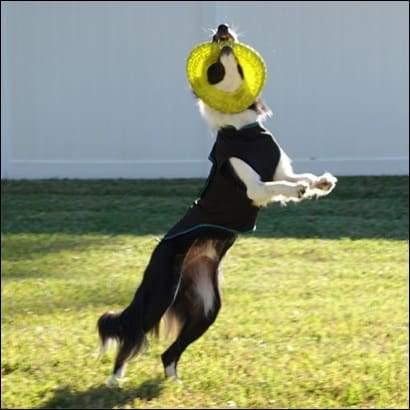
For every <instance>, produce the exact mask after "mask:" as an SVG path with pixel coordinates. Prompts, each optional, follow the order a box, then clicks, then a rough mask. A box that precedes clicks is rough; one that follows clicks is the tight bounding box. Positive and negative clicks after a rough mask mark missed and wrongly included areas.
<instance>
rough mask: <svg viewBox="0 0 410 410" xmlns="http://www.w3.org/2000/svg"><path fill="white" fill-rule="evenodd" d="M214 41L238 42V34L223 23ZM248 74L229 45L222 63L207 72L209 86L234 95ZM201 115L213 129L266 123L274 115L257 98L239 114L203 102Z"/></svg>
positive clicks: (217, 62) (221, 59)
mask: <svg viewBox="0 0 410 410" xmlns="http://www.w3.org/2000/svg"><path fill="white" fill-rule="evenodd" d="M212 41H213V42H226V41H228V42H230V41H237V35H236V33H235V32H234V31H233V30H232V29H231V28H230V27H229V26H228V25H227V24H220V25H219V26H218V28H217V29H215V30H214V31H213V35H212ZM244 79H245V78H244V71H243V69H242V67H241V65H240V64H239V63H238V61H237V60H236V58H235V55H234V53H233V50H232V48H231V47H230V46H229V43H228V45H225V46H224V47H222V49H221V52H220V55H219V58H218V60H217V61H216V62H215V63H214V64H212V65H211V66H209V68H208V70H207V81H208V83H209V84H210V85H211V86H213V87H216V88H217V89H219V90H221V91H226V92H233V91H235V90H237V89H238V88H239V87H240V86H241V84H242V82H243V81H244ZM199 103H200V104H199V105H200V110H201V113H202V114H203V115H204V116H205V118H206V119H207V120H208V122H209V123H210V125H211V127H212V128H219V127H220V126H223V125H234V126H237V127H239V126H241V125H242V124H243V125H246V123H248V122H254V121H256V120H263V119H265V118H266V117H268V116H270V115H271V111H270V110H269V108H268V107H266V106H265V104H264V103H263V102H262V100H261V99H260V98H258V99H256V100H255V101H254V102H253V103H252V104H251V105H250V106H249V107H248V108H247V109H246V110H245V111H243V112H241V113H238V114H224V113H219V112H218V111H215V110H213V109H212V108H210V107H208V106H206V104H205V103H204V102H203V101H201V100H199Z"/></svg>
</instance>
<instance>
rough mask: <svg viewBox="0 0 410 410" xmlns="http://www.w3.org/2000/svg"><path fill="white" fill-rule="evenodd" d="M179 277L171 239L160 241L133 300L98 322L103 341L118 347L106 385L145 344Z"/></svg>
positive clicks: (175, 290)
mask: <svg viewBox="0 0 410 410" xmlns="http://www.w3.org/2000/svg"><path fill="white" fill-rule="evenodd" d="M180 278H181V273H180V270H178V269H175V249H174V246H173V244H172V242H170V241H165V242H164V241H162V242H161V243H160V244H159V245H158V246H157V247H156V249H155V250H154V252H153V254H152V256H151V260H150V263H149V264H148V266H147V268H146V270H145V273H144V277H143V280H142V283H141V284H140V286H139V287H138V289H137V291H136V292H135V296H134V299H133V300H132V302H131V303H130V304H129V306H128V307H127V308H126V309H124V311H122V312H121V313H111V312H108V313H105V314H104V315H102V316H101V317H100V319H99V321H98V331H99V334H100V338H101V342H102V344H103V345H104V344H106V342H107V341H109V340H110V339H114V340H117V341H118V344H119V349H118V352H117V356H116V359H115V364H114V369H113V374H112V377H111V378H110V380H109V382H108V383H109V384H111V385H114V384H117V383H118V379H119V378H120V377H121V376H122V375H123V374H124V370H125V364H126V362H127V361H128V360H129V359H131V358H132V357H133V356H135V355H136V354H137V353H138V352H139V351H140V350H141V348H142V347H143V346H144V345H145V344H146V333H148V332H150V331H151V330H152V329H153V328H154V327H155V326H156V324H157V323H158V322H159V321H160V319H161V317H162V316H163V314H164V313H165V311H166V310H167V308H168V307H169V306H170V305H171V304H172V303H173V301H174V299H175V296H176V293H177V291H178V287H179V282H180Z"/></svg>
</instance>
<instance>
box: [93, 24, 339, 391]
mask: <svg viewBox="0 0 410 410" xmlns="http://www.w3.org/2000/svg"><path fill="white" fill-rule="evenodd" d="M227 39H230V40H234V41H236V36H235V34H234V33H233V32H232V30H231V29H230V28H229V27H228V26H227V25H225V24H221V25H220V26H219V27H218V28H217V30H215V32H214V35H213V37H212V40H213V41H215V42H219V41H225V40H227ZM242 81H244V73H243V70H242V67H241V66H240V65H239V64H238V62H237V61H236V59H235V56H234V54H233V53H232V49H231V48H230V47H229V46H225V47H223V48H222V50H221V54H220V58H219V61H218V62H216V63H215V64H213V65H212V66H211V67H210V68H209V69H208V82H209V84H210V85H212V86H214V87H217V88H218V89H220V90H223V91H227V92H231V91H234V90H236V89H237V88H238V87H239V86H240V85H241V82H242ZM198 105H199V109H200V112H201V114H202V116H203V117H204V118H205V120H206V121H207V122H208V124H209V126H210V127H211V128H212V129H213V130H215V131H216V132H217V138H216V142H215V145H214V148H213V150H212V152H211V155H210V159H211V160H212V162H213V167H212V169H211V173H210V175H209V177H208V180H207V184H206V186H205V188H204V190H203V192H202V194H201V197H200V199H199V200H198V201H196V202H195V203H194V204H193V205H192V206H191V207H190V209H189V210H188V212H187V213H186V215H185V216H184V217H183V218H182V219H181V221H179V222H178V223H177V224H176V225H175V226H174V227H173V228H172V229H171V230H170V231H169V232H168V233H167V234H166V235H165V236H164V238H163V239H162V240H161V242H160V243H159V244H158V245H157V246H156V248H155V249H154V251H153V253H152V255H151V259H150V262H149V264H148V266H147V267H146V270H145V272H144V276H143V279H142V282H141V284H140V285H139V287H138V288H137V290H136V293H135V296H134V298H133V300H132V301H131V303H130V304H129V306H128V307H126V308H125V309H124V310H123V311H122V312H120V313H112V312H108V313H105V314H103V315H102V316H101V317H100V319H99V320H98V324H97V327H98V332H99V335H100V339H101V342H102V347H103V350H104V349H105V347H107V345H108V343H109V342H110V340H116V341H117V342H118V352H117V356H116V359H115V364H114V369H113V374H112V376H111V378H110V380H109V384H111V385H114V384H116V383H118V379H119V378H121V377H122V375H123V373H124V369H125V364H126V362H127V361H128V360H129V359H131V358H132V357H133V356H135V355H136V354H137V353H138V352H139V351H140V350H141V349H142V348H143V346H144V345H145V344H146V335H147V334H148V333H150V332H154V333H156V334H158V330H159V324H160V321H161V319H164V320H165V323H166V324H173V325H175V326H174V327H176V332H177V336H176V339H175V341H174V342H173V343H172V344H171V345H170V347H169V348H168V349H167V350H166V351H165V352H164V353H163V354H162V356H161V359H162V362H163V365H164V370H165V375H166V376H167V377H172V378H176V377H177V372H176V369H177V364H178V360H179V359H180V357H181V355H182V353H183V352H184V350H185V349H186V348H187V347H188V345H190V344H191V343H192V342H194V341H195V340H197V339H198V338H199V337H201V336H202V335H203V334H204V333H205V332H206V330H207V329H208V328H209V326H210V325H211V324H212V323H213V322H214V321H215V319H216V317H217V315H218V311H219V309H220V307H221V296H220V290H219V279H218V277H219V269H220V263H221V260H222V259H223V257H224V255H225V254H226V252H227V251H228V250H229V248H230V247H231V246H232V245H233V243H234V242H235V239H236V238H237V235H238V233H240V232H244V231H249V230H252V228H253V227H254V222H255V220H256V216H257V213H258V210H259V208H260V207H262V206H266V205H267V204H268V203H270V202H275V201H276V202H281V203H286V202H288V201H300V200H301V199H304V198H309V197H312V196H321V195H327V194H329V192H331V191H332V190H333V188H334V187H335V184H336V181H337V180H336V178H335V177H333V176H332V175H330V174H328V173H326V174H323V175H322V176H319V177H318V176H315V175H313V174H295V173H294V172H293V169H292V166H291V162H290V160H289V158H288V156H287V155H286V154H285V153H284V151H283V150H282V149H281V148H280V146H279V145H278V144H277V142H276V141H275V139H274V138H273V137H272V135H271V134H270V133H269V132H268V131H267V130H266V129H264V128H263V127H262V125H261V124H262V121H263V120H264V119H266V118H267V117H269V115H270V111H269V109H268V108H267V107H266V106H265V104H264V103H263V102H262V101H261V100H260V99H258V100H256V101H255V102H254V103H253V104H252V105H251V106H250V107H249V108H248V109H246V110H245V111H243V112H240V113H237V114H226V113H222V112H218V111H215V110H214V109H212V108H211V107H209V106H207V105H206V104H205V103H204V102H203V101H201V100H198Z"/></svg>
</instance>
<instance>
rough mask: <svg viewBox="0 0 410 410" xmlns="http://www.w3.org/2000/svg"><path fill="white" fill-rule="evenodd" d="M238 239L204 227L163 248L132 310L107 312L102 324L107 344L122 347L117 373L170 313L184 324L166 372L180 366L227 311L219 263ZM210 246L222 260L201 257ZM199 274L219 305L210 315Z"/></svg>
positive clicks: (167, 242) (155, 255)
mask: <svg viewBox="0 0 410 410" xmlns="http://www.w3.org/2000/svg"><path fill="white" fill-rule="evenodd" d="M235 239H236V235H234V234H233V233H231V232H227V231H223V230H220V229H215V228H204V229H197V230H195V231H193V232H191V233H187V234H184V235H181V236H177V237H175V238H172V239H167V240H162V241H161V242H160V243H159V244H158V245H157V247H156V248H155V250H154V252H153V254H152V256H151V260H150V263H149V264H148V266H147V268H146V270H145V272H144V276H143V279H142V282H141V284H140V286H139V287H138V289H137V291H136V292H135V295H134V299H133V300H132V302H131V303H130V305H129V306H128V307H127V308H126V309H125V310H124V311H122V312H121V313H110V312H109V313H104V314H103V315H102V316H101V317H100V319H99V320H98V323H97V326H98V332H99V335H100V339H101V343H102V344H105V343H106V342H107V341H108V340H109V339H114V340H117V342H118V344H119V348H118V352H117V356H116V359H115V364H114V369H113V373H116V372H117V371H118V370H119V369H121V368H122V367H123V366H124V364H125V363H126V361H128V360H129V359H131V358H132V357H133V356H135V355H136V354H137V353H138V352H140V351H141V349H142V348H143V347H144V346H146V345H147V334H148V333H154V334H156V335H158V334H159V323H160V320H161V318H162V317H163V316H164V314H165V313H166V314H167V315H168V316H169V317H174V318H175V319H176V321H177V322H178V323H179V324H180V332H179V334H178V337H177V339H176V340H175V342H174V343H173V344H172V345H171V346H170V347H169V348H168V349H167V350H166V351H165V352H164V353H163V355H162V356H161V358H162V362H163V364H164V367H167V366H168V365H169V364H170V363H172V362H174V363H175V366H176V364H177V363H178V360H179V358H180V356H181V354H182V353H183V351H184V350H185V349H186V347H187V346H188V345H189V344H190V343H192V342H194V341H195V340H196V339H197V338H199V337H200V336H201V335H202V334H203V333H204V332H205V331H206V330H207V329H208V327H209V326H210V325H211V324H212V323H213V322H214V320H215V319H216V317H217V314H218V312H219V309H220V307H221V297H220V292H219V287H218V269H219V264H220V262H221V260H222V258H223V257H224V255H225V253H226V252H227V250H228V249H229V248H230V247H231V246H232V244H233V243H234V241H235ZM209 246H212V249H214V252H215V255H216V259H211V258H209V256H207V255H206V254H204V253H201V252H202V251H201V249H205V248H207V247H208V248H209ZM192 254H194V255H195V258H193V259H192V263H190V264H188V265H186V264H185V265H184V263H186V262H187V258H188V259H189V256H190V255H192ZM188 262H189V261H188ZM198 275H202V280H205V281H208V282H207V283H209V284H210V286H212V289H213V294H214V300H213V305H212V309H211V312H210V313H209V314H208V315H205V314H204V312H203V309H202V305H201V304H200V303H199V302H200V301H199V300H198V295H197V291H196V281H197V280H198V278H199V276H198Z"/></svg>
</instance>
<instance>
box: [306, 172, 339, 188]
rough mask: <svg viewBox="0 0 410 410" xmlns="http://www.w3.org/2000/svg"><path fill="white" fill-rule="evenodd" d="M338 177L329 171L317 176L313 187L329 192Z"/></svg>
mask: <svg viewBox="0 0 410 410" xmlns="http://www.w3.org/2000/svg"><path fill="white" fill-rule="evenodd" d="M336 182H337V178H336V177H334V176H333V175H332V174H329V173H328V172H326V173H324V174H323V175H321V176H320V177H318V178H317V180H316V181H314V182H313V184H312V189H319V190H321V191H326V192H327V193H329V192H330V191H331V190H332V189H333V188H334V187H335V186H336Z"/></svg>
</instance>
